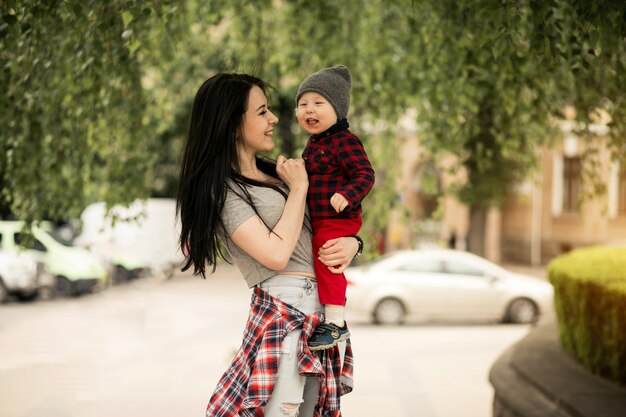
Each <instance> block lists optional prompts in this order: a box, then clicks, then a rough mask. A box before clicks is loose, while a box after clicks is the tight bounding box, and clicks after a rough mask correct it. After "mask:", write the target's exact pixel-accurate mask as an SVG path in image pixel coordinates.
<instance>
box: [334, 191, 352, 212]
mask: <svg viewBox="0 0 626 417" xmlns="http://www.w3.org/2000/svg"><path fill="white" fill-rule="evenodd" d="M348 204H350V203H349V202H348V200H346V198H345V197H344V196H342V195H341V194H339V193H335V194H333V196H332V197H331V198H330V205H331V206H333V208H334V209H335V211H336V212H337V213H341V212H342V211H343V210H344V209H345V208H346V207H348Z"/></svg>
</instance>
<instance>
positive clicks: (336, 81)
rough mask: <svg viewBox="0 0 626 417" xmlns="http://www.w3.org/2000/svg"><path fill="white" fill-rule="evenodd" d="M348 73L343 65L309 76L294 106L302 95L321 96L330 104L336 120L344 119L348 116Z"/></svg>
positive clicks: (299, 89)
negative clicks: (315, 94)
mask: <svg viewBox="0 0 626 417" xmlns="http://www.w3.org/2000/svg"><path fill="white" fill-rule="evenodd" d="M351 85H352V82H351V80H350V71H348V68H346V67H345V66H343V65H337V66H336V67H331V68H326V69H323V70H321V71H318V72H316V73H315V74H311V75H309V76H308V77H307V78H306V79H305V80H304V81H302V84H300V87H298V94H297V95H296V106H297V105H298V100H300V97H302V95H303V94H304V93H308V92H309V91H313V92H316V93H318V94H321V95H322V96H324V97H325V98H326V100H328V101H329V102H330V104H331V105H332V106H333V108H334V109H335V113H337V120H341V119H345V118H346V117H347V116H348V108H349V107H350V87H351Z"/></svg>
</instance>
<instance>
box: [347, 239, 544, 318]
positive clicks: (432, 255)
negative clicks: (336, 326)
mask: <svg viewBox="0 0 626 417" xmlns="http://www.w3.org/2000/svg"><path fill="white" fill-rule="evenodd" d="M345 275H346V278H347V280H348V289H347V294H346V298H347V303H346V309H347V311H348V312H349V313H355V314H357V315H361V316H362V315H367V316H369V317H371V318H372V319H373V321H374V322H375V323H378V324H401V323H403V322H405V320H419V321H497V322H510V323H533V322H535V321H536V320H537V318H538V317H539V315H540V314H542V313H544V312H546V311H548V310H551V309H552V302H553V288H552V285H550V284H549V283H548V282H546V281H543V280H541V279H539V278H534V277H528V276H524V275H519V274H514V273H512V272H509V271H507V270H505V269H503V268H501V267H500V266H498V265H496V264H494V263H491V262H489V261H487V260H485V259H483V258H481V257H479V256H476V255H473V254H471V253H468V252H462V251H457V250H447V249H425V250H415V251H399V252H392V253H389V254H387V255H384V256H383V257H381V258H379V259H378V260H376V261H374V262H372V263H370V264H368V265H365V266H361V267H350V268H347V269H346V271H345Z"/></svg>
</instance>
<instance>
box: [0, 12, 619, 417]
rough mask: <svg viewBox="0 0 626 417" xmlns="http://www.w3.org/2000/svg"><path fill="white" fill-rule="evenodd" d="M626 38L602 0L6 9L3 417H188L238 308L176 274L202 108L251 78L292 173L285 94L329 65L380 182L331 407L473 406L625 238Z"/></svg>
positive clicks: (432, 411) (241, 312) (484, 411)
mask: <svg viewBox="0 0 626 417" xmlns="http://www.w3.org/2000/svg"><path fill="white" fill-rule="evenodd" d="M625 35H626V4H624V3H623V2H622V1H617V0H613V1H611V0H605V1H602V0H597V1H594V0H586V1H582V0H550V1H533V0H527V1H515V2H513V1H510V0H473V1H448V0H444V1H441V0H439V1H434V0H432V1H431V0H423V1H415V0H412V1H409V0H404V1H402V0H399V1H383V0H372V1H367V2H363V1H357V0H346V1H342V2H338V1H331V0H320V1H313V2H311V1H309V2H304V1H300V0H280V1H279V0H267V1H261V0H259V1H252V0H232V1H223V0H215V1H196V0H186V1H174V0H152V1H128V0H110V1H83V0H81V1H79V0H66V1H61V0H46V1H44V0H32V1H13V0H4V1H3V2H2V3H1V4H0V67H1V69H0V82H1V83H2V89H1V90H0V127H1V129H0V301H2V302H3V305H2V306H0V355H1V356H2V359H0V384H2V387H3V388H2V389H1V390H0V412H2V415H3V416H26V415H35V413H37V414H41V412H42V411H44V412H46V414H47V415H59V416H65V415H77V416H90V415H100V414H102V415H104V414H105V413H106V414H110V413H111V412H118V413H123V414H130V411H128V410H132V414H133V415H144V414H145V415H148V414H150V415H152V416H154V415H160V414H159V413H161V414H162V415H172V414H176V415H180V414H181V413H180V412H178V411H176V410H189V411H188V413H189V414H191V413H194V414H195V413H202V412H203V407H204V405H205V403H206V400H207V399H208V396H209V395H210V392H211V391H212V389H213V387H214V385H215V383H216V382H217V379H218V378H219V375H221V372H223V370H224V369H225V367H226V365H227V362H228V358H229V355H232V352H231V350H232V349H234V348H235V347H236V343H237V341H238V339H239V337H240V332H241V331H242V330H243V324H244V322H245V314H246V305H247V302H248V300H247V297H248V296H249V294H248V292H247V291H246V289H245V285H244V284H243V282H242V280H241V278H240V277H239V275H238V272H237V271H236V270H234V269H232V267H230V266H229V265H226V264H225V265H223V266H221V267H219V268H218V272H217V273H216V275H215V276H214V277H212V278H211V279H208V280H207V282H204V281H202V280H199V279H197V278H196V277H191V276H189V275H188V274H182V273H180V262H181V259H182V255H181V254H180V251H178V249H177V245H176V238H177V235H176V224H175V202H174V200H173V199H174V198H175V195H176V191H177V175H178V166H179V161H180V157H181V150H182V146H183V142H184V139H185V134H186V129H187V123H188V118H189V114H190V110H191V103H192V101H193V98H194V94H195V92H196V91H197V89H198V88H199V86H200V85H201V84H202V82H203V81H204V80H205V79H207V78H208V77H210V76H211V75H213V74H214V73H216V72H220V71H230V72H247V73H252V74H255V75H257V76H259V77H261V78H262V79H264V80H265V81H268V82H269V83H271V84H272V85H273V89H272V91H271V94H270V97H269V99H270V103H271V105H272V107H273V111H274V112H275V113H276V114H277V116H278V117H279V118H280V122H279V129H278V135H275V139H276V141H277V143H278V146H277V148H276V150H275V152H274V153H273V154H272V155H268V156H269V157H276V156H277V155H278V154H284V155H288V156H293V157H298V156H300V154H301V152H302V149H303V148H304V144H305V142H306V139H307V137H306V135H305V134H303V132H301V130H300V129H299V127H298V125H297V122H296V121H295V117H294V107H295V103H294V98H295V93H296V90H297V87H298V85H299V83H300V81H301V80H302V79H303V78H304V77H306V76H307V75H309V74H310V73H312V72H315V71H317V70H319V69H322V68H324V67H327V66H332V65H337V64H344V65H346V66H348V68H349V69H350V71H351V73H352V79H353V88H352V96H351V100H352V101H351V109H350V113H349V116H348V118H349V121H350V124H351V129H352V131H354V132H355V133H356V134H357V135H358V136H359V137H360V138H361V139H362V140H363V142H364V144H365V147H366V150H367V152H368V155H369V156H370V159H371V161H372V164H373V166H374V168H375V170H376V174H377V180H376V185H375V187H374V189H373V191H372V192H371V193H370V195H369V196H368V198H367V199H366V200H365V201H364V226H363V229H362V231H361V235H362V236H363V238H364V239H365V241H366V242H365V254H364V256H363V257H362V258H360V259H359V260H358V262H355V268H354V269H352V270H351V271H350V275H349V278H350V279H351V285H350V291H352V295H351V297H352V298H351V300H354V303H353V307H352V310H353V311H352V313H354V319H353V321H355V323H356V324H355V327H353V329H354V330H353V343H354V344H355V355H356V358H357V370H356V372H357V384H359V383H360V382H359V378H362V379H361V380H360V381H362V384H363V385H361V387H362V388H361V389H362V391H360V392H359V391H358V388H357V390H355V392H354V393H353V394H351V395H352V396H353V397H352V398H353V399H350V396H348V397H346V400H345V411H344V414H345V415H353V414H356V415H362V416H369V415H372V416H374V415H379V414H380V413H382V412H392V413H393V414H395V415H398V416H401V415H406V416H413V415H416V414H415V412H414V410H415V406H416V405H417V406H418V409H420V410H422V411H423V412H422V413H421V414H422V415H425V416H452V415H464V416H485V415H490V412H491V400H492V398H491V397H492V392H491V391H490V390H491V388H490V386H489V384H488V382H487V376H486V375H487V372H488V369H489V366H490V364H491V363H492V362H493V360H494V359H495V358H496V357H497V356H498V355H499V354H500V353H501V352H502V351H503V349H505V348H506V347H507V346H508V345H510V344H511V343H513V342H514V341H515V340H517V339H519V338H520V337H522V336H524V335H525V334H526V333H527V332H528V330H529V329H530V327H531V326H532V324H533V323H536V322H537V321H538V320H540V318H541V317H544V316H545V315H549V314H551V311H550V310H551V301H550V300H551V293H550V291H551V288H549V287H550V286H549V284H548V283H547V282H546V273H545V266H546V265H547V264H548V263H549V262H550V261H551V260H552V259H554V258H555V257H557V256H559V255H561V254H563V253H566V252H568V251H571V250H572V249H575V248H578V247H583V246H589V245H596V244H608V245H623V244H624V243H625V240H626V68H625V67H626V42H625V41H624V39H625ZM444 248H447V249H449V250H450V251H445V250H443V249H444ZM424 251H435V252H430V253H431V255H432V254H436V255H432V256H430V258H429V262H425V261H419V259H420V258H419V256H420V254H424V253H426V252H424ZM398 254H400V255H401V256H400V257H398V256H397V255H398ZM402 254H404V255H406V256H404V255H402ZM402 256H404V258H403V257H402ZM433 256H435V258H433ZM437 257H438V258H437ZM376 271H379V272H376ZM368 275H369V276H371V277H370V278H368ZM444 275H445V277H446V280H445V281H444V280H442V279H440V277H441V276H444ZM522 275H524V276H522ZM416 277H417V278H416ZM381 278H384V279H382V280H381ZM377 280H378V281H377ZM520 280H523V283H521V282H522V281H520ZM379 281H382V282H379ZM418 281H419V282H420V283H424V282H427V283H429V284H428V288H429V291H430V292H429V293H428V295H427V296H422V298H421V299H420V298H419V297H417V296H414V297H410V296H409V294H424V293H425V289H424V288H425V287H424V286H422V287H419V286H418V287H417V289H416V288H415V285H413V282H418ZM391 282H393V283H394V285H393V287H394V288H395V289H391V286H390V285H389V284H390V283H391ZM385 286H387V287H385ZM454 291H457V292H458V294H460V295H454V294H455V293H454ZM469 294H471V296H470V295H469ZM389 300H391V301H389ZM451 300H456V301H455V302H458V303H457V304H455V305H454V306H453V303H452V302H451ZM520 300H522V302H520ZM546 300H547V301H546ZM235 301H236V302H235ZM516 302H517V303H516ZM233 303H234V305H232V304H233ZM349 304H350V303H349ZM225 305H228V306H229V307H233V308H232V311H231V310H228V309H227V311H228V312H229V315H228V316H226V315H224V314H223V313H220V312H222V311H224V308H225ZM349 307H350V305H349ZM453 307H454V308H453ZM444 313H452V314H444ZM226 317H228V318H226ZM216 320H217V321H218V323H216V322H215V321H216ZM224 321H226V322H227V323H224ZM468 321H469V323H468ZM433 322H435V323H438V324H436V325H434V324H432V323H433ZM500 322H505V323H521V324H499V325H497V326H494V325H493V324H492V323H500ZM374 323H379V324H385V326H377V325H375V324H374ZM485 323H489V324H485ZM402 324H404V325H402ZM233 329H234V330H233ZM380 337H384V338H390V341H391V342H390V343H392V344H393V345H394V346H395V347H394V349H398V350H397V351H391V352H392V353H390V351H385V350H384V349H381V347H380V342H379V338H380ZM459 341H461V342H459ZM485 346H490V348H489V349H485V348H484V347H485ZM389 349H391V348H389ZM360 354H361V355H362V358H364V359H363V361H362V362H360V361H359V355H360ZM390 356H391V357H393V358H396V359H395V360H391V361H390V360H389V357H390ZM398 358H404V359H406V361H405V362H406V363H407V364H408V365H406V366H404V365H402V364H401V363H400V360H399V359H398ZM459 375H464V376H463V377H459ZM450 381H454V382H453V383H452V382H450ZM381 384H385V386H386V388H385V389H382V388H381V387H380V385H381ZM398 386H403V387H404V388H402V389H400V388H398ZM357 387H358V385H357ZM407 387H408V388H407ZM140 393H143V394H140ZM452 395H453V396H455V398H459V401H456V402H450V401H449V398H450V396H452ZM416 398H417V399H418V400H416ZM415 401H417V402H418V403H416V402H415ZM359 407H362V408H359ZM185 413H187V411H186V412H185ZM185 413H182V414H185Z"/></svg>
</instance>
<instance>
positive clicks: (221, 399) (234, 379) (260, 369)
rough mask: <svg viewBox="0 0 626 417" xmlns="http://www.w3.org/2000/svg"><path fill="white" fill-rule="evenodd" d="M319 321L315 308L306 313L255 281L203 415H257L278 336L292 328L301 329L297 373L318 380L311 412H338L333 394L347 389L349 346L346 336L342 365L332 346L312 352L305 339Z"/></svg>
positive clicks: (325, 416) (265, 397) (268, 387)
mask: <svg viewBox="0 0 626 417" xmlns="http://www.w3.org/2000/svg"><path fill="white" fill-rule="evenodd" d="M319 322H320V315H319V314H313V315H310V316H307V315H305V314H304V313H302V312H301V311H300V310H298V309H296V308H295V307H292V306H290V305H288V304H285V303H283V302H282V301H280V300H278V299H276V298H273V297H272V296H270V295H269V294H268V293H266V292H265V291H263V290H261V289H260V288H258V287H255V288H254V292H253V294H252V303H251V306H250V316H249V317H248V323H247V325H246V330H245V333H244V338H243V343H242V345H241V348H240V349H239V351H238V352H237V355H236V356H235V359H233V363H232V365H231V367H230V369H229V370H228V371H227V372H226V373H225V374H224V375H223V376H222V378H221V379H220V381H219V383H218V384H217V388H216V389H215V392H214V393H213V395H212V396H211V399H210V401H209V405H208V407H207V412H206V415H207V417H235V416H243V417H263V415H264V408H263V407H264V406H265V405H266V404H267V402H268V401H269V399H270V396H271V394H272V391H273V389H274V384H275V383H276V377H277V373H278V363H279V361H280V348H281V344H282V341H283V338H284V337H285V336H286V335H287V333H289V332H290V331H292V330H295V329H302V335H301V336H300V339H299V341H298V353H297V354H298V368H299V372H300V375H303V376H317V377H318V378H319V380H320V392H319V397H318V401H317V405H316V407H315V413H314V414H313V415H314V417H341V411H340V409H339V404H340V402H339V397H340V396H341V395H343V394H347V393H349V392H350V391H352V347H351V346H350V341H349V340H348V342H347V344H346V352H345V355H344V361H343V367H342V364H341V357H340V354H339V348H338V347H337V346H335V347H334V348H333V349H329V350H325V351H321V352H320V353H318V354H313V353H312V352H311V351H310V350H309V346H308V344H307V340H308V339H309V337H310V336H311V333H313V330H314V329H315V327H317V325H318V324H319Z"/></svg>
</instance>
